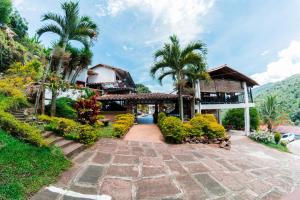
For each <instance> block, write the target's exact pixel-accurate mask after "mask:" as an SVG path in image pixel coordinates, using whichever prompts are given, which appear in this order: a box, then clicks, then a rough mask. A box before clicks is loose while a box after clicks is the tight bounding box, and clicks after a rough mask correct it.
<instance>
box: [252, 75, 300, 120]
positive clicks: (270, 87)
mask: <svg viewBox="0 0 300 200" xmlns="http://www.w3.org/2000/svg"><path fill="white" fill-rule="evenodd" d="M299 86H300V75H299V74H297V75H294V76H291V77H289V78H287V79H285V80H283V81H280V82H276V83H269V84H266V85H263V86H261V87H259V88H257V89H254V90H253V94H254V100H255V103H256V104H257V106H259V105H260V104H262V103H263V101H264V100H265V99H266V97H267V96H268V95H274V96H276V98H277V104H278V108H280V111H282V112H281V113H284V114H287V116H288V117H289V118H290V119H291V120H292V121H293V122H294V123H295V124H300V98H299V97H300V87H299ZM281 115H282V114H281ZM283 117H284V116H283Z"/></svg>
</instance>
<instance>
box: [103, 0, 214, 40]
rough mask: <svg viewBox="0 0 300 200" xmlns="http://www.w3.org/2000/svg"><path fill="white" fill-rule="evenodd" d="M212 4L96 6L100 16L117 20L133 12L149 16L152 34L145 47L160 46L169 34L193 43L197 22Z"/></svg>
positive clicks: (152, 1) (183, 0) (126, 0)
mask: <svg viewBox="0 0 300 200" xmlns="http://www.w3.org/2000/svg"><path fill="white" fill-rule="evenodd" d="M213 4H214V0H172V1H170V0H159V1H158V0H108V1H107V5H105V6H103V5H97V7H98V8H99V12H98V15H100V16H105V15H106V16H107V15H109V16H113V17H114V16H117V15H118V14H120V13H122V12H123V11H125V10H127V9H130V8H135V9H138V10H139V11H140V12H141V13H142V14H143V15H144V14H150V15H151V16H152V24H151V25H152V26H153V28H154V30H155V31H154V34H155V35H152V38H154V39H151V40H149V41H147V42H146V43H147V44H149V43H155V42H160V41H161V40H164V39H166V37H168V36H169V35H170V34H173V33H174V34H177V35H178V36H179V37H180V38H181V39H182V40H183V42H187V41H189V40H193V39H195V38H196V37H197V35H198V34H199V33H201V32H202V31H203V29H202V26H201V23H200V22H201V20H203V16H204V15H206V14H207V13H208V11H209V10H210V8H211V7H212V6H213Z"/></svg>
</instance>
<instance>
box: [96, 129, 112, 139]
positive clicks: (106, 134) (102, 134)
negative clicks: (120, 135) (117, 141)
mask: <svg viewBox="0 0 300 200" xmlns="http://www.w3.org/2000/svg"><path fill="white" fill-rule="evenodd" d="M96 131H97V136H98V137H99V138H111V137H114V135H115V131H114V129H113V127H112V126H106V127H103V128H101V129H98V130H96Z"/></svg>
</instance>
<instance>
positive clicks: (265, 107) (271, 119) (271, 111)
mask: <svg viewBox="0 0 300 200" xmlns="http://www.w3.org/2000/svg"><path fill="white" fill-rule="evenodd" d="M260 114H261V117H262V120H263V121H264V123H266V124H267V126H268V130H269V131H272V128H273V124H274V123H275V122H276V121H277V120H278V119H279V117H280V112H279V110H278V104H277V99H276V96H272V95H270V96H267V98H266V99H265V101H264V102H263V103H262V104H261V106H260Z"/></svg>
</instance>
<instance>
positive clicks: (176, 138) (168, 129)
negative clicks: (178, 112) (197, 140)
mask: <svg viewBox="0 0 300 200" xmlns="http://www.w3.org/2000/svg"><path fill="white" fill-rule="evenodd" d="M161 132H162V134H163V136H164V138H165V141H166V142H170V143H181V142H182V140H183V139H184V137H185V134H186V132H185V128H184V126H183V123H182V122H181V120H180V119H179V118H177V117H166V118H165V119H164V120H163V122H162V125H161Z"/></svg>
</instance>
